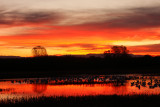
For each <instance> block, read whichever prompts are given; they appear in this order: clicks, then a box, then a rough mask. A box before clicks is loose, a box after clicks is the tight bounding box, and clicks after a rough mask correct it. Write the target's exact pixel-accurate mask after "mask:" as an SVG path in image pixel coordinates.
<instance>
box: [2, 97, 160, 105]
mask: <svg viewBox="0 0 160 107" xmlns="http://www.w3.org/2000/svg"><path fill="white" fill-rule="evenodd" d="M159 100H160V95H151V96H148V95H134V96H130V95H127V96H117V95H113V96H101V95H99V96H78V97H44V96H43V97H39V98H29V99H27V100H26V99H25V98H22V99H21V100H18V99H14V101H13V100H9V99H8V100H7V101H2V102H0V107H3V106H12V107H37V106H50V107H53V106H54V107H66V106H69V107H100V106H101V107H103V106H105V107H111V106H112V107H118V106H122V107H123V106H125V107H127V106H142V107H144V106H147V107H148V106H158V105H159V103H160V101H159Z"/></svg>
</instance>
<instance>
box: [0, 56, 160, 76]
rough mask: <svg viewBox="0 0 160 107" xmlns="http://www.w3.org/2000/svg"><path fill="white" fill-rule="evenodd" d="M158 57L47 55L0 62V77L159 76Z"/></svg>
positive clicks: (1, 60) (159, 58)
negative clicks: (137, 74) (132, 74)
mask: <svg viewBox="0 0 160 107" xmlns="http://www.w3.org/2000/svg"><path fill="white" fill-rule="evenodd" d="M159 71H160V57H151V56H144V57H139V58H134V57H130V56H118V57H117V56H116V57H113V56H112V57H110V56H106V57H104V58H98V57H90V58H80V57H79V58H78V57H72V56H60V57H56V56H48V57H35V58H32V57H31V58H8V59H0V78H11V77H13V78H14V77H44V76H55V75H72V74H73V75H77V74H100V75H101V74H130V73H139V74H146V73H148V74H159V73H160V72H159Z"/></svg>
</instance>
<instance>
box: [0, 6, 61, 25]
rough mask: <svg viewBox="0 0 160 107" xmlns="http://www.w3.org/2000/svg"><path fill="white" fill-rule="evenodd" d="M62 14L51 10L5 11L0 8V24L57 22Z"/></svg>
mask: <svg viewBox="0 0 160 107" xmlns="http://www.w3.org/2000/svg"><path fill="white" fill-rule="evenodd" d="M61 19H62V15H60V14H59V13H57V12H53V11H29V12H20V11H5V10H2V9H1V10H0V25H1V26H2V25H3V26H17V25H25V24H27V25H28V24H39V23H45V22H47V23H48V24H50V23H54V24H56V23H58V22H59V20H61Z"/></svg>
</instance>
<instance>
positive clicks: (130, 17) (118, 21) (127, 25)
mask: <svg viewBox="0 0 160 107" xmlns="http://www.w3.org/2000/svg"><path fill="white" fill-rule="evenodd" d="M103 11H105V10H103ZM98 17H104V20H98ZM95 19H97V20H96V21H94V22H90V23H85V24H82V25H77V26H80V28H81V29H86V30H96V29H110V28H112V29H122V28H123V29H141V28H152V27H160V7H148V8H147V7H146V8H132V9H126V10H119V11H117V12H114V13H113V14H112V13H107V12H106V14H104V15H102V16H97V17H95ZM99 19H101V18H99Z"/></svg>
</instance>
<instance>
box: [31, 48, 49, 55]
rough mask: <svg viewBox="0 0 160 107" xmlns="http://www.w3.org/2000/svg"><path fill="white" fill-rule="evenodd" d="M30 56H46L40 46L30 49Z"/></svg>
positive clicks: (45, 52) (44, 50)
mask: <svg viewBox="0 0 160 107" xmlns="http://www.w3.org/2000/svg"><path fill="white" fill-rule="evenodd" d="M32 54H33V56H34V57H39V56H47V51H46V49H45V48H44V47H42V46H36V47H34V48H33V49H32Z"/></svg>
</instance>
